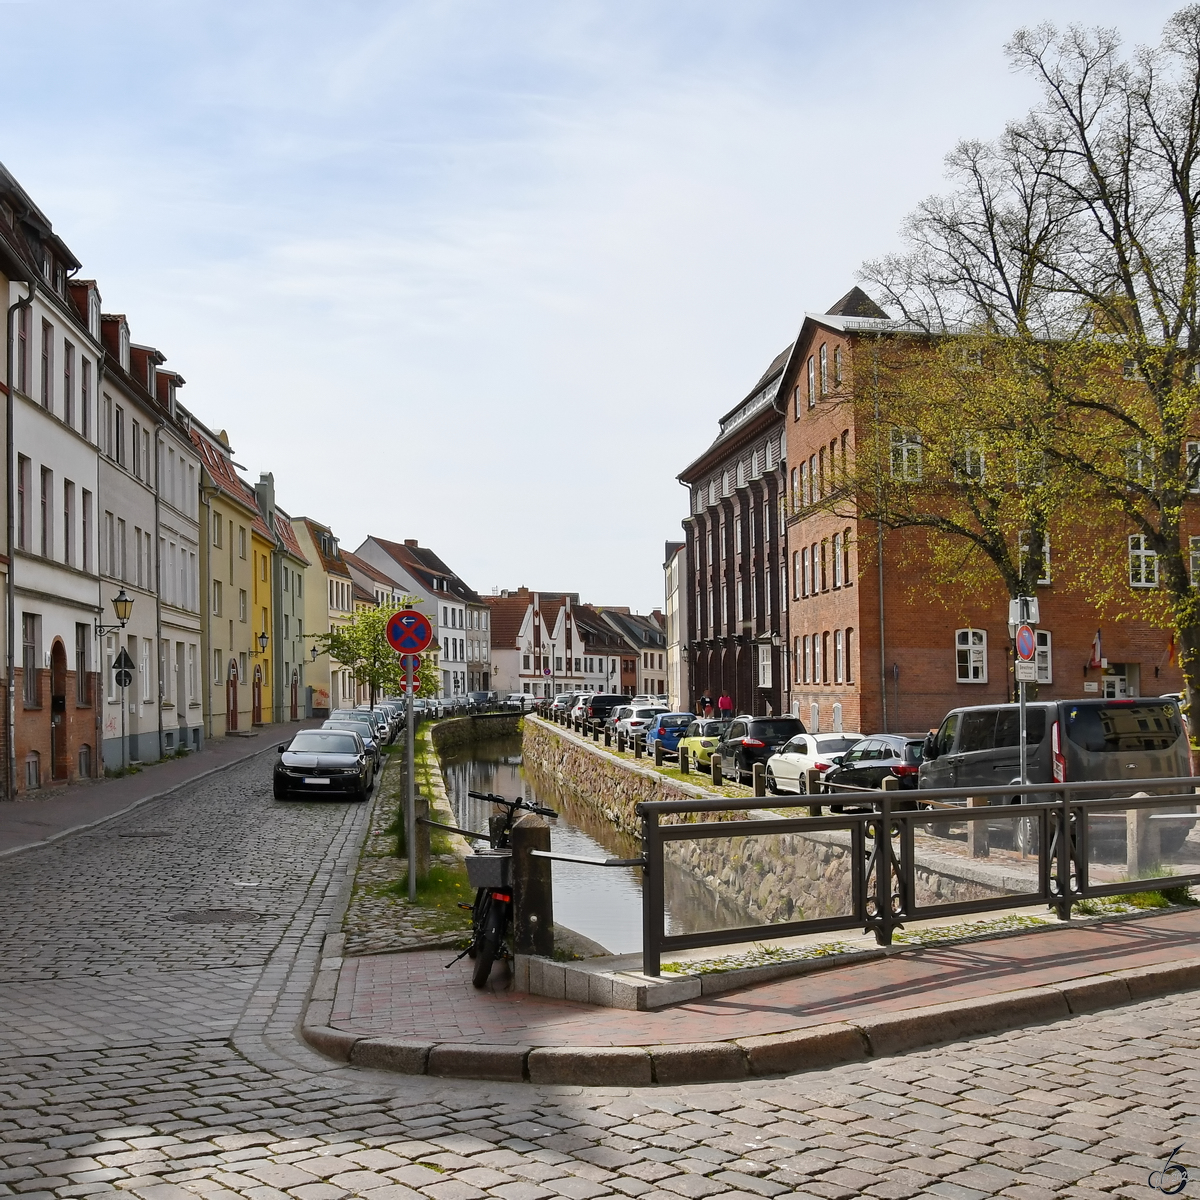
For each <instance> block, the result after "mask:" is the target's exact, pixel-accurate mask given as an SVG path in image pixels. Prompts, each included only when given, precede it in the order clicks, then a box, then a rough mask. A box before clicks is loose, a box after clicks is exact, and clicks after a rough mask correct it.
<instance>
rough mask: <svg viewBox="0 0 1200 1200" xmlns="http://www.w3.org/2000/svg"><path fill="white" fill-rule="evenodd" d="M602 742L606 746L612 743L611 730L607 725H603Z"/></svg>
mask: <svg viewBox="0 0 1200 1200" xmlns="http://www.w3.org/2000/svg"><path fill="white" fill-rule="evenodd" d="M604 744H605V745H606V746H611V745H612V730H611V729H609V728H608V726H607V725H606V726H605V727H604Z"/></svg>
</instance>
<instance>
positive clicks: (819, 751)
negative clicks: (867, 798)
mask: <svg viewBox="0 0 1200 1200" xmlns="http://www.w3.org/2000/svg"><path fill="white" fill-rule="evenodd" d="M861 741H862V734H861V733H799V734H797V735H796V736H795V737H794V738H792V740H791V741H790V742H788V743H787V745H785V746H784V747H783V749H782V750H780V751H779V752H778V753H777V754H772V755H771V757H770V758H768V759H767V790H768V791H770V792H772V793H774V794H775V795H778V794H779V793H780V792H793V793H795V794H797V795H800V796H803V795H804V793H805V792H806V791H808V786H807V778H808V777H807V776H806V775H805V772H806V771H820V772H821V774H822V775H824V774H825V772H826V771H828V770H829V768H830V767H832V766H833V756H834V755H835V754H844V753H845V752H846V751H847V750H849V749H850V747H851V746H853V745H855V744H856V743H858V742H861Z"/></svg>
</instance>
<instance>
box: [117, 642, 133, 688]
mask: <svg viewBox="0 0 1200 1200" xmlns="http://www.w3.org/2000/svg"><path fill="white" fill-rule="evenodd" d="M113 679H114V680H115V681H116V684H117V687H119V688H127V687H128V686H129V685H130V684H131V683H132V682H133V659H132V658H130V657H129V651H128V650H126V649H125V647H124V646H122V647H121V649H120V651H119V653H118V654H117V657H116V658H114V659H113Z"/></svg>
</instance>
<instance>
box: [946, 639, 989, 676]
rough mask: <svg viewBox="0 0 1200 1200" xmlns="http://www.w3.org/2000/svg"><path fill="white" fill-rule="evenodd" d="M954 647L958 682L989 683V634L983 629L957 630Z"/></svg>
mask: <svg viewBox="0 0 1200 1200" xmlns="http://www.w3.org/2000/svg"><path fill="white" fill-rule="evenodd" d="M954 646H955V650H956V661H957V666H956V671H957V679H958V682H959V683H987V632H986V631H985V630H983V629H956V630H955V631H954Z"/></svg>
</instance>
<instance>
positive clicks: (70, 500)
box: [63, 479, 75, 567]
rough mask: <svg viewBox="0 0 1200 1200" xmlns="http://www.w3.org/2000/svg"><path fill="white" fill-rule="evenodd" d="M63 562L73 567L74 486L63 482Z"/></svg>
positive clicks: (67, 480) (68, 481)
mask: <svg viewBox="0 0 1200 1200" xmlns="http://www.w3.org/2000/svg"><path fill="white" fill-rule="evenodd" d="M63 562H65V563H66V564H67V566H68V567H73V566H74V565H75V485H74V484H73V483H72V482H71V481H70V480H69V479H64V480H63Z"/></svg>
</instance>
